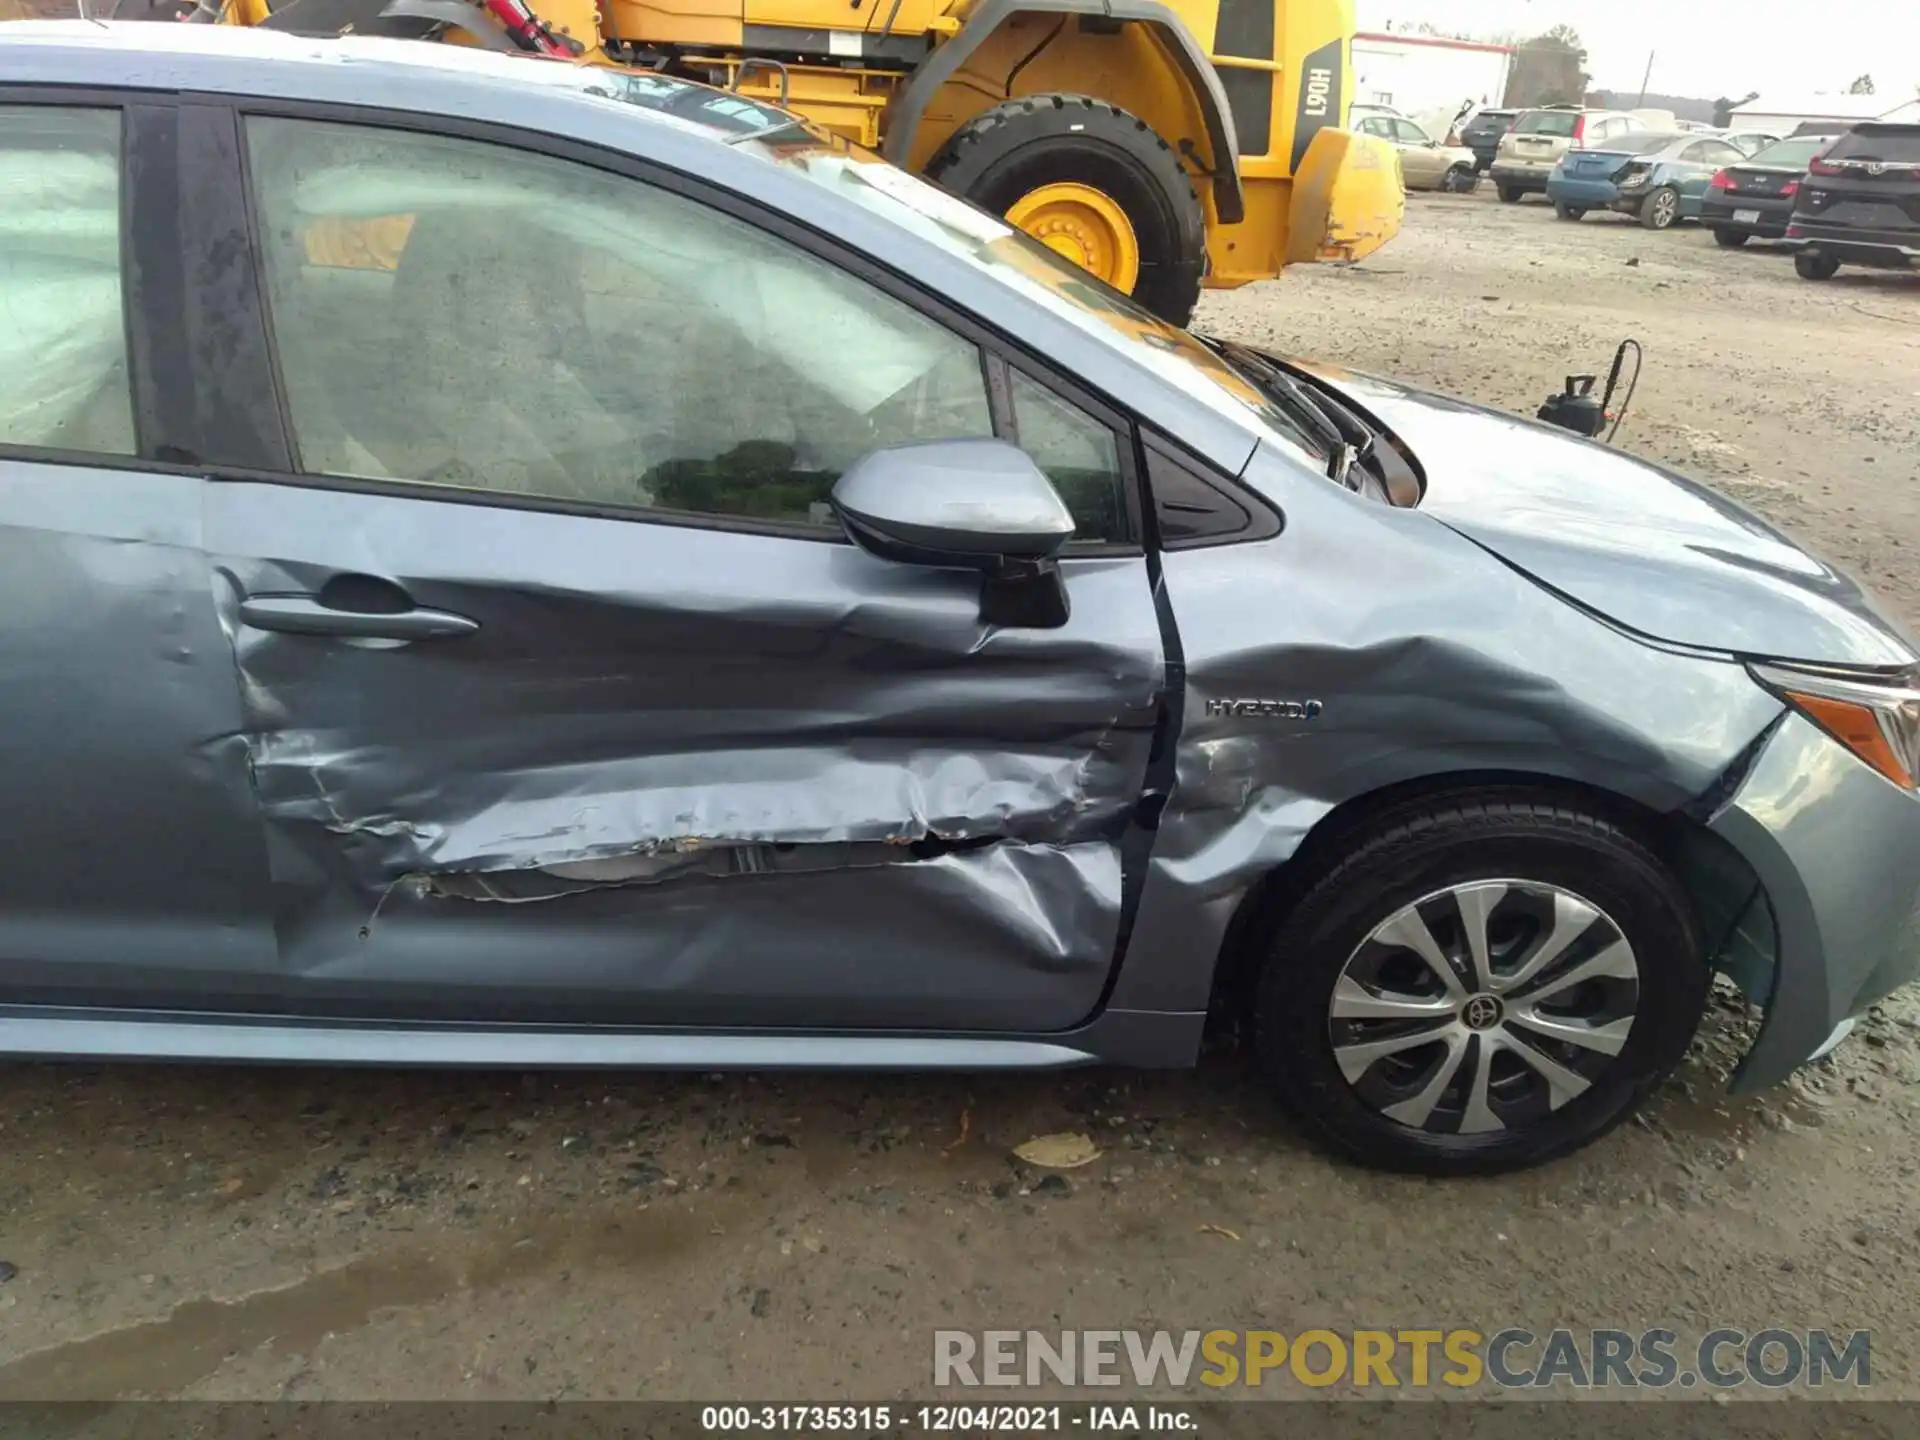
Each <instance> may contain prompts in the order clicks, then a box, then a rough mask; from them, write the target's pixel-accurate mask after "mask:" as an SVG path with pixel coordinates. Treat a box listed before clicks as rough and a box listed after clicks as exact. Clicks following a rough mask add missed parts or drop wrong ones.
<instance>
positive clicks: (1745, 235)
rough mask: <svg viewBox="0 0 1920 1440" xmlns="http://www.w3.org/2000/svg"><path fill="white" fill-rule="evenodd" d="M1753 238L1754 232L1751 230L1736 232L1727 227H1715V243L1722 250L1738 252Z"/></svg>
mask: <svg viewBox="0 0 1920 1440" xmlns="http://www.w3.org/2000/svg"><path fill="white" fill-rule="evenodd" d="M1752 238H1753V232H1752V231H1751V230H1735V229H1733V228H1731V227H1730V226H1726V225H1716V226H1714V227H1713V243H1714V244H1716V245H1718V246H1719V247H1720V248H1721V249H1722V250H1738V249H1739V248H1740V247H1741V246H1742V245H1744V244H1746V243H1747V241H1749V240H1751V239H1752Z"/></svg>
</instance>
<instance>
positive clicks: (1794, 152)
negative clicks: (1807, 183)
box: [1753, 135, 1828, 170]
mask: <svg viewBox="0 0 1920 1440" xmlns="http://www.w3.org/2000/svg"><path fill="white" fill-rule="evenodd" d="M1827 143H1828V137H1826V136H1823V135H1809V136H1808V137H1807V138H1806V139H1804V140H1782V141H1781V142H1780V143H1779V144H1777V145H1769V146H1768V147H1767V148H1766V149H1764V150H1762V151H1761V152H1760V153H1759V154H1758V155H1755V156H1754V157H1753V163H1754V164H1755V165H1777V166H1779V167H1780V168H1781V169H1782V170H1804V169H1806V168H1807V166H1808V165H1810V164H1812V163H1813V157H1814V156H1816V155H1818V154H1819V153H1820V151H1821V150H1822V149H1823V148H1825V146H1826V145H1827Z"/></svg>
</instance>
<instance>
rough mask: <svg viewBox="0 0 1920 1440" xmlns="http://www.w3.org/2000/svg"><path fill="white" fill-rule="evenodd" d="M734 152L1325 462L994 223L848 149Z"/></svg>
mask: <svg viewBox="0 0 1920 1440" xmlns="http://www.w3.org/2000/svg"><path fill="white" fill-rule="evenodd" d="M778 138H779V139H785V138H786V137H784V136H782V137H778ZM770 140H772V143H770ZM736 143H737V144H740V145H741V146H743V147H750V148H754V149H757V150H760V151H762V152H764V153H766V154H767V155H768V156H769V158H771V159H774V160H776V161H778V162H779V163H781V164H783V165H786V166H788V167H789V168H790V169H792V170H794V171H795V172H796V173H798V174H800V175H803V176H805V177H806V178H807V179H808V180H811V181H813V182H814V183H815V184H817V185H820V186H821V187H822V188H824V189H828V190H831V191H833V192H834V193H835V194H836V195H840V196H842V197H844V198H846V199H848V200H851V201H853V202H854V203H856V204H858V205H859V206H861V207H862V208H863V209H866V210H870V211H872V212H873V213H875V214H877V215H880V216H883V217H884V218H885V219H887V220H889V221H891V222H893V223H894V224H897V225H900V226H902V227H904V228H905V229H908V230H911V231H913V232H914V233H915V234H917V235H919V236H921V237H922V238H924V239H927V240H931V241H932V242H934V243H935V244H937V245H939V246H940V247H941V248H942V249H943V250H945V251H947V252H948V253H949V254H951V255H956V256H959V257H960V258H961V259H963V260H966V261H968V262H969V263H971V264H973V265H976V266H978V267H979V268H980V269H982V270H984V271H988V272H990V273H991V274H992V275H993V276H994V278H995V279H997V280H999V281H1001V282H1002V283H1004V284H1007V285H1010V286H1012V287H1013V288H1014V289H1016V290H1019V291H1020V292H1022V293H1023V294H1025V295H1026V296H1028V297H1029V298H1030V299H1034V300H1037V301H1039V302H1040V303H1041V304H1043V305H1045V306H1046V307H1047V308H1048V309H1050V310H1052V311H1053V312H1054V313H1055V314H1056V315H1060V316H1062V317H1064V318H1066V319H1067V320H1069V321H1071V322H1072V323H1074V324H1075V325H1077V326H1079V327H1081V328H1082V329H1085V330H1089V331H1091V332H1092V333H1094V334H1097V335H1098V336H1100V337H1101V338H1102V339H1103V340H1105V341H1106V342H1107V343H1108V344H1110V345H1112V346H1114V347H1115V348H1116V349H1119V350H1121V351H1123V352H1124V353H1126V354H1127V355H1129V356H1130V357H1132V358H1133V359H1134V360H1136V361H1138V362H1140V363H1141V364H1143V365H1145V366H1146V367H1147V368H1149V369H1152V370H1153V371H1154V372H1156V373H1157V374H1158V375H1160V376H1161V377H1162V378H1163V379H1165V380H1167V381H1169V382H1170V383H1172V384H1174V385H1176V386H1178V387H1179V388H1180V389H1181V390H1182V391H1184V392H1185V393H1186V394H1188V395H1190V396H1192V397H1194V398H1195V399H1198V400H1200V401H1201V402H1202V403H1204V404H1206V405H1208V406H1210V407H1212V408H1213V409H1215V410H1217V411H1219V412H1221V413H1222V414H1225V415H1228V416H1229V417H1231V418H1233V419H1236V420H1239V421H1246V420H1248V419H1252V420H1254V421H1255V422H1257V423H1258V424H1260V425H1262V426H1264V427H1265V428H1266V429H1267V430H1268V431H1269V432H1270V433H1271V434H1272V435H1274V436H1275V437H1277V438H1278V439H1280V440H1281V441H1282V442H1283V443H1284V444H1286V445H1289V446H1291V447H1292V448H1293V449H1295V450H1297V451H1299V452H1301V453H1302V454H1303V455H1304V456H1305V457H1306V458H1307V459H1308V460H1309V461H1310V462H1311V463H1313V464H1314V465H1315V467H1316V468H1320V467H1322V466H1324V464H1325V462H1326V461H1327V460H1328V459H1329V454H1328V449H1327V447H1326V446H1325V445H1324V444H1323V443H1322V442H1320V441H1319V440H1318V439H1317V438H1316V437H1315V436H1314V435H1313V434H1312V433H1311V432H1310V431H1309V430H1308V429H1307V428H1306V427H1305V426H1304V425H1303V424H1302V423H1301V421H1300V420H1299V419H1297V418H1296V417H1295V415H1294V414H1293V413H1292V412H1290V411H1289V410H1288V409H1287V408H1285V406H1283V405H1282V404H1280V403H1278V402H1277V401H1276V400H1275V399H1274V398H1273V397H1272V396H1270V395H1269V394H1267V393H1266V392H1264V391H1263V390H1262V389H1261V388H1260V387H1258V386H1257V385H1255V384H1253V383H1252V382H1251V381H1249V380H1248V379H1247V378H1246V377H1245V376H1243V375H1242V374H1241V373H1240V372H1239V371H1237V370H1236V369H1234V368H1233V367H1232V366H1231V365H1229V364H1228V363H1227V362H1226V361H1225V360H1223V359H1222V358H1221V357H1220V356H1219V355H1217V354H1215V353H1214V352H1213V351H1211V350H1209V349H1208V348H1207V347H1206V346H1205V345H1202V344H1201V343H1200V342H1199V341H1198V340H1196V339H1195V338H1194V337H1193V336H1192V335H1189V334H1188V333H1187V332H1186V331H1185V330H1182V329H1180V328H1179V327H1177V326H1174V325H1169V324H1168V323H1167V322H1166V321H1164V320H1162V319H1160V318H1159V317H1158V316H1156V315H1154V314H1152V313H1151V312H1149V311H1147V310H1145V309H1142V308H1141V307H1140V306H1139V305H1137V304H1135V303H1134V302H1133V301H1132V300H1131V299H1129V298H1128V297H1127V296H1125V295H1122V294H1121V293H1120V292H1119V291H1117V290H1114V289H1112V288H1111V287H1110V286H1107V285H1105V284H1103V283H1102V282H1101V281H1099V280H1096V279H1095V278H1094V277H1093V276H1091V275H1089V274H1088V273H1087V272H1086V271H1085V270H1082V269H1081V268H1080V267H1079V266H1077V265H1075V264H1073V263H1071V262H1070V261H1068V260H1065V259H1063V258H1062V257H1061V256H1059V255H1056V254H1055V253H1054V252H1053V251H1052V250H1049V249H1048V248H1047V247H1046V246H1045V245H1042V244H1041V243H1039V242H1038V241H1037V240H1034V239H1032V238H1031V237H1029V236H1028V235H1026V234H1025V233H1023V232H1022V231H1020V230H1016V229H1014V228H1013V227H1012V226H1010V225H1008V224H1007V223H1006V222H1005V221H1003V220H1001V219H1000V218H998V217H997V216H994V215H989V214H988V213H987V212H986V211H984V210H981V209H978V208H977V207H975V206H973V205H970V204H968V203H967V202H966V201H964V200H961V199H958V198H956V197H955V196H953V195H950V194H948V193H947V192H946V191H944V190H941V189H939V188H937V187H936V186H933V185H930V184H928V183H927V182H926V181H924V180H920V179H918V178H916V177H914V176H912V175H909V174H907V173H906V172H905V171H903V170H897V169H895V168H894V167H893V166H891V165H889V164H887V163H886V162H885V161H882V160H880V159H879V158H877V157H875V156H872V155H869V154H866V153H865V152H863V151H859V150H855V149H852V148H851V147H841V148H836V147H832V146H829V145H826V144H822V143H821V142H820V140H819V139H817V138H812V137H809V138H808V139H806V140H805V141H804V142H802V141H800V140H799V139H798V138H796V139H795V140H794V141H793V143H787V144H782V143H778V141H777V140H773V139H772V137H770V139H769V140H762V139H754V138H747V139H743V140H741V141H738V142H736Z"/></svg>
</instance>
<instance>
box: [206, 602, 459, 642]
mask: <svg viewBox="0 0 1920 1440" xmlns="http://www.w3.org/2000/svg"><path fill="white" fill-rule="evenodd" d="M240 619H241V621H242V622H243V623H244V624H247V625H250V626H252V627H253V628H254V629H255V630H277V631H279V632H281V633H282V634H285V635H344V636H348V637H351V638H353V639H359V640H435V639H441V638H444V637H450V636H455V635H471V634H472V633H473V632H474V631H476V630H478V629H479V628H480V622H479V621H478V620H471V619H469V618H468V617H467V616H465V615H455V614H454V613H452V612H451V611H448V610H425V609H420V608H415V609H412V610H397V611H390V612H383V611H373V610H338V609H335V608H333V607H332V606H328V605H323V604H321V603H320V601H319V600H318V599H317V598H316V597H314V596H312V595H250V596H248V597H247V598H246V599H245V600H242V601H241V602H240Z"/></svg>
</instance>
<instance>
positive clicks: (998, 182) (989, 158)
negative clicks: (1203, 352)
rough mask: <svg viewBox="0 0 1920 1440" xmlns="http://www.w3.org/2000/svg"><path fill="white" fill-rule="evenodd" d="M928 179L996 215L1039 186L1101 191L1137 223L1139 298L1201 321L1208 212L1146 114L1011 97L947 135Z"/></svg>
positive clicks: (1074, 98) (1171, 316)
mask: <svg viewBox="0 0 1920 1440" xmlns="http://www.w3.org/2000/svg"><path fill="white" fill-rule="evenodd" d="M927 178H928V179H929V180H932V181H935V182H936V183H938V184H940V185H943V186H945V187H946V188H947V189H949V190H951V191H953V192H954V193H955V194H957V195H962V196H965V197H966V198H967V199H969V200H971V201H973V203H974V204H976V205H979V206H981V207H982V208H983V209H987V210H991V211H993V212H994V214H996V215H1004V214H1006V213H1007V210H1008V209H1009V208H1010V207H1011V206H1012V205H1013V204H1014V202H1015V201H1017V200H1018V199H1019V198H1020V197H1021V196H1022V195H1025V194H1027V193H1028V192H1029V191H1031V190H1033V189H1035V188H1037V187H1039V186H1041V185H1049V184H1056V183H1062V182H1077V183H1079V184H1082V185H1091V186H1093V187H1094V188H1096V189H1098V190H1100V191H1102V192H1103V193H1105V194H1106V195H1108V196H1109V197H1111V198H1112V199H1113V200H1114V201H1115V202H1116V203H1117V204H1118V205H1119V206H1120V208H1121V209H1122V210H1124V211H1125V212H1126V215H1127V219H1128V220H1129V221H1130V222H1131V223H1132V225H1133V231H1134V237H1135V239H1136V240H1137V241H1138V242H1139V246H1140V277H1139V279H1138V281H1137V282H1136V283H1135V285H1134V287H1133V298H1134V299H1136V300H1138V301H1139V302H1140V303H1141V304H1142V305H1144V306H1146V307H1147V308H1148V309H1149V310H1151V311H1153V313H1154V314H1156V315H1158V316H1160V317H1161V318H1163V319H1166V320H1170V321H1172V322H1173V323H1174V324H1176V325H1185V324H1186V323H1187V321H1188V320H1190V319H1192V318H1193V307H1194V306H1195V304H1197V303H1198V302H1199V299H1200V281H1201V278H1202V276H1203V275H1204V274H1205V273H1206V264H1207V226H1206V216H1205V214H1204V212H1203V211H1202V210H1201V208H1200V201H1199V198H1198V197H1197V196H1196V195H1195V194H1194V193H1193V185H1192V183H1191V182H1190V181H1189V180H1188V179H1187V174H1186V172H1185V171H1184V170H1182V169H1181V168H1180V160H1179V157H1178V156H1176V155H1175V154H1174V152H1173V149H1172V147H1171V146H1169V145H1168V144H1167V142H1166V141H1165V140H1163V139H1161V138H1160V136H1159V135H1157V134H1155V133H1154V131H1153V129H1152V127H1151V126H1149V125H1148V124H1147V122H1146V121H1144V120H1142V119H1140V118H1139V117H1138V116H1135V115H1131V114H1129V113H1127V112H1126V111H1125V110H1122V109H1120V108H1119V107H1118V106H1115V105H1109V104H1108V103H1107V102H1106V101H1104V100H1094V99H1091V98H1089V97H1088V96H1085V95H1037V96H1033V97H1030V98H1027V99H1021V100H1009V101H1007V102H1006V103H1005V104H1003V105H996V106H994V107H993V108H992V109H991V110H987V111H984V112H983V113H981V114H979V115H976V116H975V117H974V118H973V119H971V120H969V121H968V122H967V123H966V124H964V125H962V126H961V127H960V128H959V129H958V130H955V131H954V132H953V134H951V135H950V136H948V137H947V143H946V144H945V145H943V146H941V147H940V151H939V153H938V154H936V155H935V156H934V157H933V159H932V160H931V161H930V162H928V165H927Z"/></svg>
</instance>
